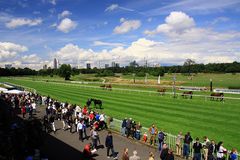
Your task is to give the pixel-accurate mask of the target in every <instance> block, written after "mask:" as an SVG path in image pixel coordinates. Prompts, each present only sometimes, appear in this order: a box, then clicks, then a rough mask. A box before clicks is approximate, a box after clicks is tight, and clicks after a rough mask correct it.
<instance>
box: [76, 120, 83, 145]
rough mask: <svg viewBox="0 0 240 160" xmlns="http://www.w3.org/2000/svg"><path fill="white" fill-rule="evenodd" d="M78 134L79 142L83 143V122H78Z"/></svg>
mask: <svg viewBox="0 0 240 160" xmlns="http://www.w3.org/2000/svg"><path fill="white" fill-rule="evenodd" d="M77 132H78V134H79V141H82V142H83V125H82V120H81V121H80V122H78V125H77Z"/></svg>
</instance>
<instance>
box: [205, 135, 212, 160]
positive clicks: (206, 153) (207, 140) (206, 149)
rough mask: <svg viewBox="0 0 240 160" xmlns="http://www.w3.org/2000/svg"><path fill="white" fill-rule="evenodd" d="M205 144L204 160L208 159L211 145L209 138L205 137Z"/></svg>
mask: <svg viewBox="0 0 240 160" xmlns="http://www.w3.org/2000/svg"><path fill="white" fill-rule="evenodd" d="M203 138H204V142H203V156H204V160H207V159H208V146H209V145H210V143H211V142H210V140H209V139H208V137H207V136H204V137H203Z"/></svg>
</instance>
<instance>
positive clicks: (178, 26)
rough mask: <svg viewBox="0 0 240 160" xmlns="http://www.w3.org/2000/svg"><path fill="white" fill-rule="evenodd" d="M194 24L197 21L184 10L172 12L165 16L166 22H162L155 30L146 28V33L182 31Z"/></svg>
mask: <svg viewBox="0 0 240 160" xmlns="http://www.w3.org/2000/svg"><path fill="white" fill-rule="evenodd" d="M194 26H195V22H194V19H193V18H192V17H189V16H188V15H187V14H185V13H183V12H171V13H170V15H169V16H167V17H166V18H165V23H164V24H160V25H159V26H158V27H157V28H156V29H155V30H152V31H149V30H146V31H145V34H147V35H154V34H158V33H169V32H175V33H182V32H184V31H185V30H187V29H190V28H193V27H194Z"/></svg>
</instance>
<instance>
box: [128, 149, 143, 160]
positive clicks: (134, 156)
mask: <svg viewBox="0 0 240 160" xmlns="http://www.w3.org/2000/svg"><path fill="white" fill-rule="evenodd" d="M129 160H141V158H140V157H139V156H137V151H136V150H135V151H133V156H131V157H130V158H129Z"/></svg>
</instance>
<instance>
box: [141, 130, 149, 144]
mask: <svg viewBox="0 0 240 160" xmlns="http://www.w3.org/2000/svg"><path fill="white" fill-rule="evenodd" d="M142 140H143V142H145V143H146V142H147V140H148V135H147V132H145V133H144V134H143V139H142Z"/></svg>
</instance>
